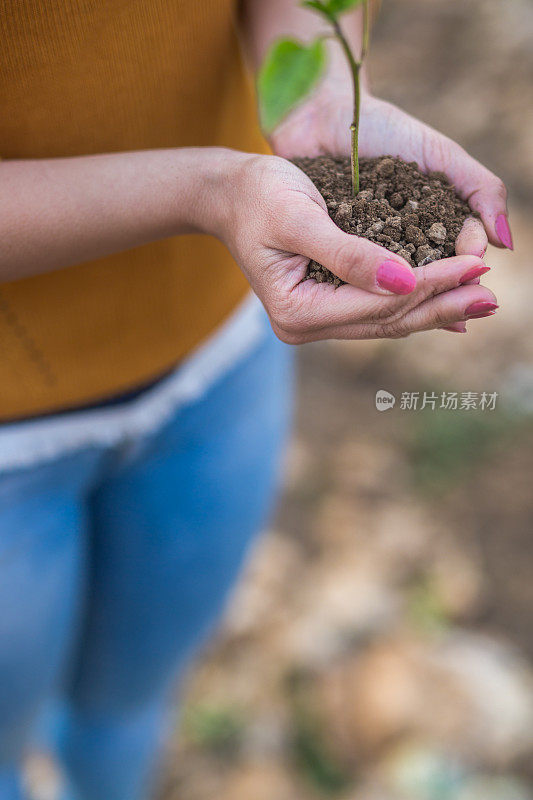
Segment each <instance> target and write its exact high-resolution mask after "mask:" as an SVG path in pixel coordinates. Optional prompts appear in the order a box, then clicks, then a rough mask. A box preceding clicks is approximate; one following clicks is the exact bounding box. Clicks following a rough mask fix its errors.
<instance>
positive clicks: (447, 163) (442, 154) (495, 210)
mask: <svg viewBox="0 0 533 800" xmlns="http://www.w3.org/2000/svg"><path fill="white" fill-rule="evenodd" d="M433 135H434V136H436V137H438V139H437V142H438V145H439V146H437V147H435V148H434V150H433V151H432V149H431V148H428V151H429V153H430V155H429V157H428V159H427V166H428V167H429V168H430V169H436V170H442V171H443V172H445V173H446V175H447V176H448V177H449V179H450V180H451V182H452V183H453V184H454V186H455V188H456V190H457V192H458V193H459V195H460V196H461V197H462V198H463V199H464V200H466V201H467V202H468V204H469V205H470V208H471V209H472V210H473V211H477V212H478V213H479V215H480V217H481V220H482V222H483V225H484V226H485V230H486V232H487V235H488V238H489V241H490V242H491V244H494V245H496V246H497V247H508V248H509V249H510V250H512V249H513V238H512V234H511V229H510V227H509V219H508V215H507V189H506V188H505V185H504V183H503V182H502V181H501V180H500V179H499V178H498V177H497V176H496V175H494V174H493V173H492V172H490V170H488V169H487V168H486V167H484V166H483V165H482V164H480V163H479V161H476V159H475V158H472V157H471V156H469V155H468V153H467V152H466V151H465V150H463V148H462V147H460V146H459V145H458V144H456V143H455V142H453V141H452V140H451V139H448V138H447V137H445V136H441V135H440V134H437V133H434V134H433ZM431 152H434V154H435V155H434V157H433V158H432V156H431Z"/></svg>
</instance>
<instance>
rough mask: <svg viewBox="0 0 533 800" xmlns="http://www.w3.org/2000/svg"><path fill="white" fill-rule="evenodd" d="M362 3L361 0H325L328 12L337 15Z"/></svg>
mask: <svg viewBox="0 0 533 800" xmlns="http://www.w3.org/2000/svg"><path fill="white" fill-rule="evenodd" d="M362 3H363V0H327V2H326V9H327V10H328V11H329V12H330V14H333V15H335V16H336V15H337V14H343V13H344V12H345V11H350V10H351V9H352V8H356V7H357V6H360V5H361V4H362Z"/></svg>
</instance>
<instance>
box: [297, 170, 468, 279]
mask: <svg viewBox="0 0 533 800" xmlns="http://www.w3.org/2000/svg"><path fill="white" fill-rule="evenodd" d="M294 163H295V164H296V166H297V167H299V168H300V169H301V170H302V171H303V172H305V173H306V175H308V176H309V177H310V178H311V180H312V181H313V183H314V184H315V186H316V187H317V189H318V190H319V192H320V193H321V195H322V196H323V198H324V200H325V201H326V205H327V207H328V213H329V216H330V217H331V218H332V220H333V221H334V222H335V223H336V224H337V225H338V226H339V228H341V229H342V230H343V231H345V232H346V233H352V234H354V235H355V236H362V237H364V238H365V239H370V241H372V242H376V244H380V245H382V246H383V247H385V248H386V249H387V250H390V251H391V252H393V253H398V255H399V256H402V258H404V259H405V260H406V261H407V262H408V263H409V264H410V265H411V266H412V267H421V266H424V265H425V264H429V263H431V262H432V261H438V260H439V259H440V258H446V257H448V256H453V255H455V240H456V239H457V236H458V235H459V232H460V230H461V228H462V227H463V223H464V221H465V219H466V218H467V217H468V216H475V215H474V214H473V212H472V211H471V209H470V208H469V206H468V205H467V204H466V203H465V202H464V200H461V198H460V197H458V195H457V194H456V193H455V191H454V188H453V186H452V185H451V184H450V182H449V181H448V178H447V177H446V175H444V173H442V172H430V173H429V174H427V175H426V174H425V173H423V172H421V171H420V169H419V168H418V166H417V164H416V162H414V161H412V162H410V163H407V162H405V161H403V160H402V159H401V158H393V157H392V156H381V157H380V158H366V159H361V162H360V165H359V167H360V183H361V191H360V192H359V194H358V195H357V197H353V195H352V178H351V167H350V159H349V158H334V157H333V156H319V157H317V158H295V159H294ZM306 277H308V278H314V279H315V280H316V281H318V282H319V283H323V282H328V283H333V284H335V286H339V285H340V284H341V283H343V281H341V280H340V278H337V276H336V275H333V273H332V272H330V271H329V269H326V267H323V266H321V265H320V264H317V263H316V261H311V262H310V264H309V266H308V268H307V276H306Z"/></svg>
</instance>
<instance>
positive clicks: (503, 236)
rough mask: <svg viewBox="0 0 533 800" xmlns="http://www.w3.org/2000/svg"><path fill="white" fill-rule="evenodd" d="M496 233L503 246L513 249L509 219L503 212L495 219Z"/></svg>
mask: <svg viewBox="0 0 533 800" xmlns="http://www.w3.org/2000/svg"><path fill="white" fill-rule="evenodd" d="M496 233H497V234H498V237H499V239H500V242H501V243H502V244H503V246H504V247H507V248H509V250H514V246H513V237H512V234H511V228H510V227H509V220H508V219H507V216H506V215H505V214H500V216H499V217H498V219H497V220H496Z"/></svg>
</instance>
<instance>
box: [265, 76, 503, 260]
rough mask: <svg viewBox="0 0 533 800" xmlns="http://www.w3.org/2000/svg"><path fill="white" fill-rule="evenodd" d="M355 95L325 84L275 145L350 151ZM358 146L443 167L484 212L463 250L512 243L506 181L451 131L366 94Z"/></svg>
mask: <svg viewBox="0 0 533 800" xmlns="http://www.w3.org/2000/svg"><path fill="white" fill-rule="evenodd" d="M351 116H352V99H351V96H350V95H349V94H348V93H347V92H346V90H345V89H343V88H340V87H338V86H337V85H335V84H331V83H329V84H327V85H325V86H324V87H323V88H322V89H321V90H320V91H319V92H318V93H317V94H316V95H315V96H313V97H312V98H311V99H310V100H309V101H307V102H306V103H305V104H303V105H302V106H300V107H299V108H297V109H296V110H295V111H293V112H292V114H291V115H290V116H289V117H288V118H287V119H286V120H285V122H283V123H282V124H281V125H280V126H279V128H278V129H277V130H276V131H275V133H274V135H273V136H272V145H273V148H274V151H275V152H276V153H277V154H278V155H280V156H284V157H285V158H292V157H295V156H316V155H321V154H324V153H330V154H333V155H347V154H348V153H349V151H350V150H349V148H350V141H349V127H350V121H351ZM359 152H360V154H361V155H362V156H366V157H373V156H380V155H393V156H400V157H401V158H403V159H404V160H405V161H416V162H417V163H418V165H419V167H420V168H421V169H422V170H423V171H424V172H429V171H432V170H435V171H439V172H444V173H445V174H446V175H447V176H448V178H449V180H450V181H451V183H452V184H453V185H454V186H455V189H456V191H457V192H458V194H459V195H460V196H461V197H462V198H463V199H464V200H466V201H467V202H468V204H469V205H470V208H471V209H472V210H473V211H477V212H478V213H479V216H480V218H481V223H480V222H479V220H478V219H475V218H472V217H469V218H468V219H467V220H466V222H465V224H464V226H463V230H462V231H461V233H460V234H459V237H458V240H457V243H456V252H457V253H459V254H467V253H469V254H473V255H479V256H483V255H484V253H485V250H486V247H487V240H488V241H490V242H491V244H493V245H496V246H497V247H502V246H503V247H509V248H510V249H512V247H513V243H512V238H511V231H510V228H509V223H508V217H507V192H506V189H505V186H504V184H503V183H502V181H501V180H500V179H499V178H497V177H496V175H493V174H492V172H490V171H489V170H488V169H486V168H485V167H484V166H483V165H482V164H480V163H479V162H478V161H476V160H475V159H474V158H472V157H471V156H469V155H468V153H467V152H466V151H465V150H463V148H462V147H460V146H459V145H458V144H456V143H455V142H454V141H452V140H451V139H449V138H448V137H447V136H444V135H442V134H441V133H438V131H436V130H434V129H433V128H431V127H429V125H425V124H424V123H422V122H420V121H419V120H417V119H415V118H414V117H412V116H410V115H409V114H406V113H405V112H404V111H401V109H399V108H397V107H396V106H394V105H392V104H391V103H387V102H385V101H383V100H379V99H378V98H375V97H372V96H371V95H369V94H366V93H365V94H364V96H363V102H362V112H361V127H360V139H359Z"/></svg>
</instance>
